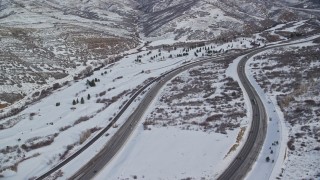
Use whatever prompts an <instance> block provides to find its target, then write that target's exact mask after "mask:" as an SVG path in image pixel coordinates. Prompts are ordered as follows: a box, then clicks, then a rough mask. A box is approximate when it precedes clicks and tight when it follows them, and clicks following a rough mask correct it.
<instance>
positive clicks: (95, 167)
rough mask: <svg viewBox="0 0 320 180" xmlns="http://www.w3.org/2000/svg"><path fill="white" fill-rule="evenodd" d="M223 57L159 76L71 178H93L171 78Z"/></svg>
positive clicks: (115, 151) (117, 149)
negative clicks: (135, 105)
mask: <svg viewBox="0 0 320 180" xmlns="http://www.w3.org/2000/svg"><path fill="white" fill-rule="evenodd" d="M223 59H224V58H223V57H216V58H210V59H203V60H201V61H199V62H196V63H192V64H188V65H185V66H183V67H180V68H178V69H176V70H174V71H172V72H169V73H167V74H165V75H163V76H161V77H159V78H158V79H157V81H156V83H155V84H154V85H153V87H152V88H151V89H150V90H149V91H148V92H147V94H146V95H145V98H144V99H143V100H142V101H141V103H140V104H139V105H138V107H137V108H136V109H135V111H134V112H133V113H132V114H131V115H130V116H129V118H128V119H127V120H126V122H125V123H124V124H123V125H122V126H121V127H120V129H119V130H118V131H117V132H116V133H115V135H114V136H113V137H112V138H111V139H110V140H109V142H108V143H107V145H106V146H105V147H104V148H103V150H102V151H100V152H99V153H98V154H97V155H96V156H95V157H94V158H93V159H92V160H91V161H90V162H89V163H87V164H86V165H85V166H83V167H82V168H81V169H80V170H79V171H78V172H77V173H76V174H74V175H73V176H72V177H70V179H77V180H78V179H81V180H88V179H92V178H93V177H94V176H95V175H96V174H97V173H98V172H99V171H100V170H101V169H103V168H104V167H105V166H106V165H107V164H108V162H110V160H111V159H112V158H113V157H114V156H115V155H116V153H117V152H118V151H119V150H120V148H121V147H122V146H123V145H124V144H125V142H126V141H127V140H128V138H129V136H130V135H131V133H132V132H133V130H134V128H135V127H136V125H137V124H138V122H139V120H140V119H141V117H142V116H143V114H144V112H145V111H146V110H147V108H148V106H149V104H150V103H151V102H152V100H153V98H154V97H155V96H156V95H157V93H158V92H159V90H160V89H161V87H162V86H163V85H164V84H165V83H166V82H168V81H169V80H171V79H172V78H173V77H175V76H176V75H178V74H179V73H181V72H183V71H185V70H187V69H189V68H191V67H194V66H197V65H201V64H203V63H206V62H209V61H213V60H214V61H218V60H223Z"/></svg>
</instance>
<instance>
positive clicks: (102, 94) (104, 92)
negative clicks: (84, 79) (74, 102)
mask: <svg viewBox="0 0 320 180" xmlns="http://www.w3.org/2000/svg"><path fill="white" fill-rule="evenodd" d="M106 93H107V91H102V92H100V93H99V96H104V95H106Z"/></svg>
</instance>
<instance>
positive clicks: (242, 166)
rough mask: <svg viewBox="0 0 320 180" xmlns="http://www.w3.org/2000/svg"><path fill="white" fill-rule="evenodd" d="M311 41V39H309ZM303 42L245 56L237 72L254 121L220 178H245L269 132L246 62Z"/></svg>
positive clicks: (271, 47) (253, 52) (259, 50)
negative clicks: (255, 56)
mask: <svg viewBox="0 0 320 180" xmlns="http://www.w3.org/2000/svg"><path fill="white" fill-rule="evenodd" d="M309 41H310V40H309ZM304 42H307V41H303V42H298V43H297V42H296V43H290V41H287V42H285V43H283V44H279V45H271V46H268V47H262V48H259V49H257V50H253V51H252V52H250V53H248V54H247V55H246V56H244V57H243V58H242V59H241V60H240V62H239V64H238V67H237V73H238V76H239V79H240V82H241V84H242V85H243V87H244V88H245V90H246V92H247V94H248V96H249V99H250V102H251V105H252V123H251V128H250V131H249V135H248V138H247V141H246V142H245V144H244V145H243V147H242V149H241V150H240V152H239V153H238V155H237V156H236V158H235V159H234V160H233V161H232V162H231V163H230V165H229V166H228V167H227V169H226V170H225V171H224V172H223V173H222V174H221V175H220V176H219V177H218V180H239V179H244V178H245V176H246V174H247V173H248V172H249V171H250V170H251V168H252V165H253V164H254V163H255V161H256V159H257V157H258V155H259V153H260V150H261V148H262V145H263V143H264V140H265V137H266V133H267V123H268V122H267V115H266V111H265V107H264V106H263V103H262V101H261V99H260V97H259V95H258V93H257V92H256V91H255V89H254V87H253V86H252V85H251V84H250V82H249V80H248V78H247V76H246V74H245V64H246V62H247V61H248V59H249V58H250V57H252V56H254V55H255V54H258V53H260V52H262V51H265V50H268V49H273V48H278V47H282V46H288V45H294V44H300V43H304ZM257 179H259V177H257Z"/></svg>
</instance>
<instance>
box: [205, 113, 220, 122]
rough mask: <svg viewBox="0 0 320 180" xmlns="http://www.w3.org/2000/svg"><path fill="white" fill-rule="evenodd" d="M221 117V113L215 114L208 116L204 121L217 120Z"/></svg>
mask: <svg viewBox="0 0 320 180" xmlns="http://www.w3.org/2000/svg"><path fill="white" fill-rule="evenodd" d="M222 117H223V114H215V115H212V116H210V117H208V118H207V119H206V122H212V121H217V120H220V119H221V118H222Z"/></svg>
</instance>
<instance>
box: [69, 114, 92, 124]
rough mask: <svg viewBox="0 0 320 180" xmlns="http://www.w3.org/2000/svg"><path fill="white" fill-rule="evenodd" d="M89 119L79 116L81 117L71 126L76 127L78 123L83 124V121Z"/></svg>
mask: <svg viewBox="0 0 320 180" xmlns="http://www.w3.org/2000/svg"><path fill="white" fill-rule="evenodd" d="M89 119H90V117H88V116H81V117H79V119H77V120H76V121H75V122H74V123H73V125H77V124H79V123H81V122H83V121H88V120H89Z"/></svg>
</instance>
